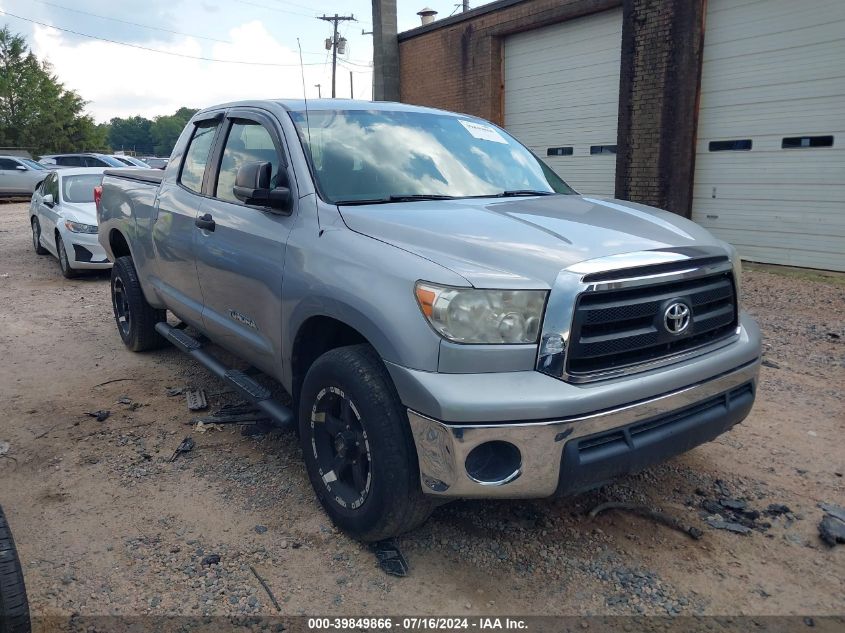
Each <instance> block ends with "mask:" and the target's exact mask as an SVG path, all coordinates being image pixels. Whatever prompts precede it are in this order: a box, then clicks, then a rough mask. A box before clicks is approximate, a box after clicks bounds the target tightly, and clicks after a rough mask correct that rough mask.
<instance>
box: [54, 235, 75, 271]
mask: <svg viewBox="0 0 845 633" xmlns="http://www.w3.org/2000/svg"><path fill="white" fill-rule="evenodd" d="M56 252H57V253H58V254H59V268H61V269H62V275H64V278H65V279H73V278H74V277H76V276H77V275H78V274H79V273H78V272H77V271H75V270H74V269H73V268H71V267H70V260H69V259H68V256H67V250H66V249H65V243H64V241H63V240H62V236H61V235H59V234H58V233H57V234H56Z"/></svg>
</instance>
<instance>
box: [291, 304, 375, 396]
mask: <svg viewBox="0 0 845 633" xmlns="http://www.w3.org/2000/svg"><path fill="white" fill-rule="evenodd" d="M362 343H363V344H367V345H370V347H373V348H374V349H375V346H374V345H373V344H372V343H371V342H370V341H369V340H368V339H367V337H365V336H364V335H363V334H362V333H361V332H360V331H359V330H358V329H356V328H354V327H352V326H351V325H349V324H348V323H346V322H345V321H343V320H341V319H338V318H336V317H333V316H328V315H325V314H313V315H311V316H309V317H308V318H306V319H304V320H303V321H302V323H301V324H300V325H299V327H298V328H297V330H296V335H295V336H294V337H293V344H292V346H291V353H290V383H291V392H290V393H291V397H292V398H293V400H294V402H295V403H298V402H299V392H300V390H301V389H302V383H303V381H304V380H305V375H306V374H307V373H308V370H309V369H310V368H311V365H313V364H314V361H316V360H317V359H318V358H319V357H320V356H322V355H323V354H325V353H326V352H328V351H330V350H333V349H337V348H338V347H345V346H347V345H358V344H362ZM377 351H378V350H377Z"/></svg>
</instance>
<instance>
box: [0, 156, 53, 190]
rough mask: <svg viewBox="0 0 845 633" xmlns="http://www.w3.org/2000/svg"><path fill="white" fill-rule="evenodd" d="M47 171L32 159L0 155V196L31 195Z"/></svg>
mask: <svg viewBox="0 0 845 633" xmlns="http://www.w3.org/2000/svg"><path fill="white" fill-rule="evenodd" d="M49 173H50V171H49V170H48V169H47V168H46V167H44V165H40V164H39V163H36V162H35V161H34V160H32V159H29V158H22V157H20V156H0V196H31V195H32V192H33V191H35V189H36V188H37V187H38V185H40V184H41V183H42V182H44V179H45V178H46V177H47V174H49Z"/></svg>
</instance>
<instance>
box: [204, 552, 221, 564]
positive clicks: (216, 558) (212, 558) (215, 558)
mask: <svg viewBox="0 0 845 633" xmlns="http://www.w3.org/2000/svg"><path fill="white" fill-rule="evenodd" d="M219 562H220V554H209V555H208V556H206V557H204V558H203V559H202V564H203V566H204V567H208V566H209V565H216V564H218V563H219Z"/></svg>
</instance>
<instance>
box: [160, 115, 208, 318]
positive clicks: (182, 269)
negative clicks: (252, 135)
mask: <svg viewBox="0 0 845 633" xmlns="http://www.w3.org/2000/svg"><path fill="white" fill-rule="evenodd" d="M221 121H222V114H220V115H217V116H213V117H211V118H207V119H202V120H195V121H194V123H193V124H192V125H193V129H192V130H191V138H190V140H189V141H188V145H187V148H186V149H185V152H184V153H183V156H182V161H181V165H180V166H179V170H178V173H177V175H176V178H170V177H166V178H165V179H164V180H163V181H162V183H161V188H160V189H159V192H158V197H157V199H156V203H155V204H156V207H157V214H156V219H155V222H154V224H153V231H152V233H153V238H152V241H153V249H154V250H155V267H156V273H155V277H154V279H153V280H152V281H153V284H154V285H155V286H156V288H157V290H158V291H159V293H160V294H161V295H162V296H163V297H165V301H166V303H167V306H168V308H170V310H171V311H172V312H173V313H174V314H176V315H177V316H178V317H180V318H181V319H183V320H184V321H186V322H188V323H190V324H192V325H196V326H201V325H202V293H201V291H200V286H199V281H198V279H197V267H196V262H195V252H194V237H195V233H196V232H197V231H198V229H197V227H196V224H195V223H196V220H197V216H198V215H199V214H200V212H201V210H202V208H203V206H204V205H205V203H206V198H205V195H204V193H203V192H204V191H205V183H206V178H207V174H206V167H207V165H208V164H209V158H210V155H211V150H212V147H213V145H214V139H215V137H216V135H217V132H218V128H219V127H220V123H221Z"/></svg>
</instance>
